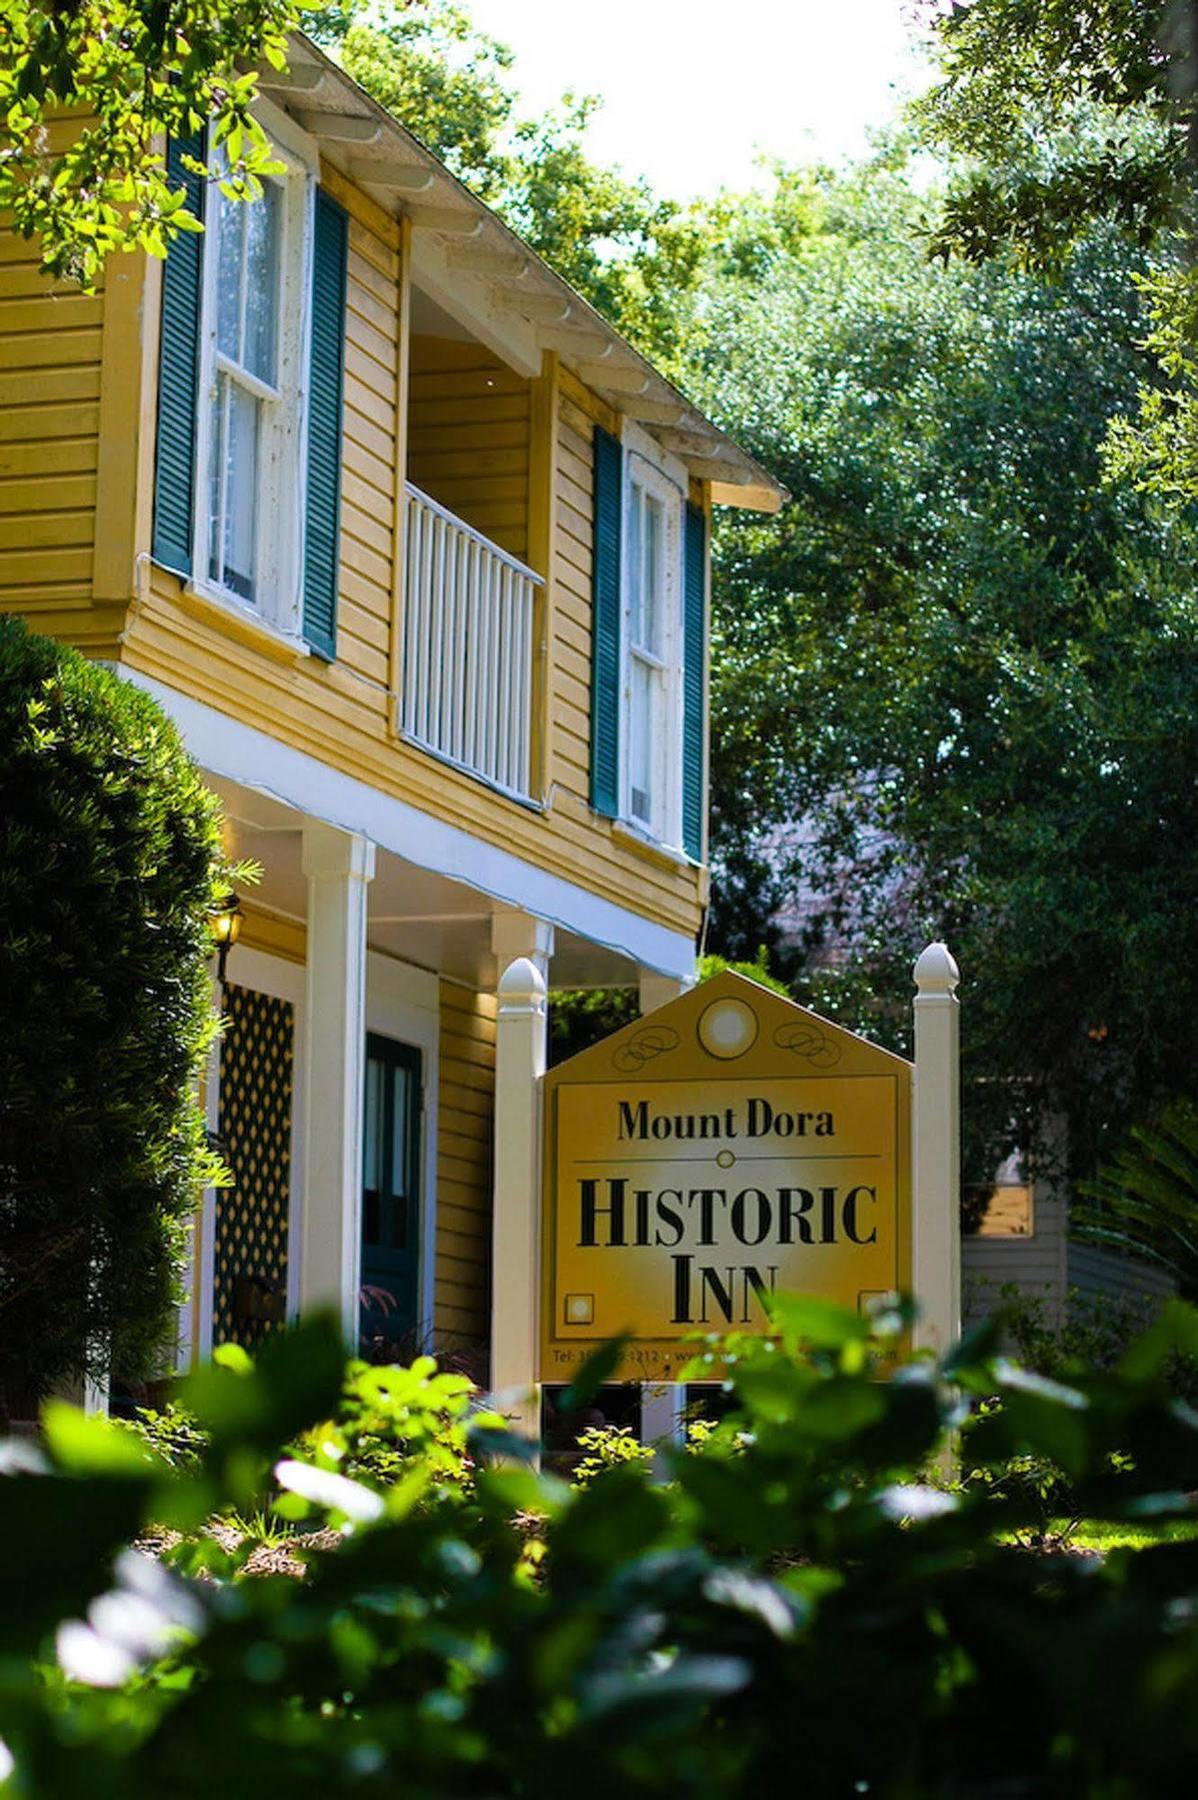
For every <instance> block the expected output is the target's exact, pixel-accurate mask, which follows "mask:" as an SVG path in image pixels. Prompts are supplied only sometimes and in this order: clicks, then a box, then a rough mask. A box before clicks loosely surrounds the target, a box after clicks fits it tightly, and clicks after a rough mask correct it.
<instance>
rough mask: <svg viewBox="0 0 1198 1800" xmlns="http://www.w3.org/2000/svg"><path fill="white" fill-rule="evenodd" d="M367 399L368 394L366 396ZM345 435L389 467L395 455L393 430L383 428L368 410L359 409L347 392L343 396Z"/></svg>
mask: <svg viewBox="0 0 1198 1800" xmlns="http://www.w3.org/2000/svg"><path fill="white" fill-rule="evenodd" d="M365 398H367V400H368V398H369V397H368V396H366V397H365ZM345 435H346V437H347V438H351V439H352V440H353V442H354V443H355V444H358V445H360V446H361V448H362V449H363V450H368V451H369V452H370V454H371V456H373V457H375V458H376V459H377V461H379V462H381V463H382V464H383V466H384V467H385V468H390V467H391V464H392V462H393V460H394V456H395V436H394V433H393V432H390V431H387V430H384V428H383V427H382V426H381V425H379V424H377V423H376V422H375V420H374V419H373V418H372V417H371V415H370V412H369V410H367V411H361V410H359V408H358V407H357V406H355V405H354V397H351V396H350V395H349V394H348V393H347V394H346V397H345Z"/></svg>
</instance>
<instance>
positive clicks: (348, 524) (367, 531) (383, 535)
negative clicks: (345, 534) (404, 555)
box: [341, 491, 391, 561]
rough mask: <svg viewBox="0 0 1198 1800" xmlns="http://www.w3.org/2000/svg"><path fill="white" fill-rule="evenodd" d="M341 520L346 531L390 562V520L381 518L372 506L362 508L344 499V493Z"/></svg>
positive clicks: (355, 502) (354, 502) (356, 503)
mask: <svg viewBox="0 0 1198 1800" xmlns="http://www.w3.org/2000/svg"><path fill="white" fill-rule="evenodd" d="M341 519H342V524H343V527H344V529H345V530H347V531H350V532H352V533H353V535H354V537H356V538H358V539H359V540H360V541H361V542H362V543H363V544H366V545H367V546H368V547H369V548H370V549H371V550H373V551H374V552H375V554H376V555H377V556H381V557H382V558H383V559H384V561H389V560H390V556H391V521H390V519H384V518H380V517H379V513H378V512H377V511H376V510H375V509H374V508H373V507H371V506H361V505H359V504H358V502H357V501H351V500H349V499H348V498H347V497H344V491H343V501H342V508H341Z"/></svg>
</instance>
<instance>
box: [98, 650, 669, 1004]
mask: <svg viewBox="0 0 1198 1800" xmlns="http://www.w3.org/2000/svg"><path fill="white" fill-rule="evenodd" d="M118 667H119V672H120V674H121V675H122V676H123V677H124V678H125V680H126V681H130V682H132V683H133V684H134V685H135V686H136V687H139V688H142V689H144V690H145V692H146V693H148V694H150V695H152V696H153V698H154V699H155V700H157V702H158V704H159V706H161V708H162V710H163V712H165V713H166V714H167V716H168V717H169V718H171V719H172V720H173V721H174V723H175V725H176V726H177V727H178V729H179V733H180V735H181V736H182V738H183V742H184V743H185V745H186V746H187V749H188V750H189V752H190V753H191V755H192V756H193V757H194V758H195V760H196V761H197V762H198V763H199V764H200V766H201V768H204V769H208V770H210V771H211V773H212V774H213V775H221V776H224V777H225V779H226V780H229V781H236V782H239V783H240V784H241V786H242V787H247V788H256V789H257V790H258V791H259V792H260V793H263V794H268V795H270V797H271V798H272V799H274V800H280V801H282V803H283V804H284V805H285V806H290V807H293V808H294V809H295V811H296V812H298V813H300V814H302V815H304V816H305V817H307V818H312V819H323V820H324V821H325V823H326V824H329V825H335V826H337V827H338V828H339V829H340V830H342V831H356V832H359V833H360V834H361V835H362V836H363V837H366V838H369V839H370V840H371V842H372V843H375V844H377V845H378V846H379V847H380V849H383V850H389V851H391V852H392V853H393V854H394V855H396V856H402V857H403V858H404V860H405V861H406V862H410V863H415V864H416V865H417V867H419V868H422V869H428V870H430V871H431V872H432V873H433V874H435V875H444V876H445V877H447V879H449V880H450V881H459V882H461V883H462V885H463V886H464V887H469V888H473V889H474V890H475V891H476V892H479V893H483V894H487V895H488V896H489V897H490V898H491V899H493V900H498V901H501V902H502V903H503V905H505V906H514V907H517V908H519V909H520V910H521V911H522V912H527V913H531V914H532V915H533V916H534V917H535V918H538V919H544V920H546V921H547V922H548V923H549V924H551V925H556V926H559V927H560V928H561V930H563V931H570V932H573V933H574V934H575V936H577V937H581V938H585V939H586V940H587V942H588V943H592V944H599V945H601V946H602V947H603V948H604V949H605V950H612V951H614V952H615V953H616V954H617V955H619V956H627V957H629V958H630V959H631V960H632V961H633V962H635V963H637V964H638V965H639V966H640V967H641V968H644V969H652V970H654V971H655V972H656V973H657V974H659V975H672V976H675V977H677V978H678V979H679V980H685V981H690V980H691V979H692V978H693V976H694V969H695V947H694V940H693V939H692V938H691V937H690V936H689V935H688V934H687V933H685V932H679V931H671V930H670V929H669V927H668V926H665V925H657V924H654V922H653V920H652V919H646V918H644V917H643V916H642V915H641V914H640V913H635V912H632V911H630V910H629V909H628V908H627V907H623V906H618V905H617V904H616V903H615V902H614V901H612V900H604V899H602V898H601V897H600V896H599V895H598V894H592V893H589V892H588V891H587V889H586V888H582V887H579V886H578V885H577V884H576V883H575V882H573V881H567V880H565V879H564V878H563V877H562V876H560V875H554V874H552V873H551V872H550V871H549V870H548V869H540V868H538V867H537V866H536V864H535V863H529V862H525V861H524V859H523V858H522V857H519V856H514V855H513V854H512V853H511V851H510V850H501V849H499V848H498V847H497V846H496V845H494V844H488V843H487V842H486V841H485V840H484V839H482V838H477V837H471V835H470V833H469V832H467V831H462V830H461V829H460V828H459V827H458V826H457V825H451V824H450V823H449V822H448V821H447V820H445V819H439V818H437V817H436V815H435V814H433V813H427V812H424V811H422V810H421V809H420V808H419V807H416V806H410V805H409V804H408V802H407V801H405V800H398V799H396V798H395V797H394V796H393V795H391V794H383V793H380V792H379V790H378V789H377V788H373V787H371V786H370V785H369V783H367V782H365V781H359V780H358V779H357V778H356V776H353V775H346V774H345V773H344V772H343V771H342V770H340V769H333V768H330V767H329V765H328V764H327V763H323V762H321V761H319V759H318V758H316V757H314V756H309V755H308V754H307V752H306V751H303V750H295V749H293V748H292V746H291V745H290V744H281V743H279V742H278V740H277V739H276V738H272V737H269V736H268V735H267V734H266V732H264V731H259V730H257V729H256V727H254V726H252V725H244V724H242V722H241V721H240V720H239V719H233V718H230V717H229V716H228V715H227V714H225V713H222V712H218V711H217V710H216V708H215V707H212V706H206V705H205V704H204V703H203V701H201V700H193V699H192V698H191V696H190V695H188V694H180V693H179V692H178V691H177V690H176V689H175V688H172V687H168V686H167V685H166V683H165V682H161V681H156V680H155V679H154V677H153V676H151V675H144V674H142V672H141V671H140V670H139V669H130V668H127V667H124V666H120V665H118Z"/></svg>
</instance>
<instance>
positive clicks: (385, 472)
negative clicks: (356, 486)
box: [342, 437, 391, 495]
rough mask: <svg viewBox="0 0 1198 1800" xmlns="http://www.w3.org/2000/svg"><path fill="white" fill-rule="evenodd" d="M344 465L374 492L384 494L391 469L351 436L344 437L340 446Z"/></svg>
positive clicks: (388, 482)
mask: <svg viewBox="0 0 1198 1800" xmlns="http://www.w3.org/2000/svg"><path fill="white" fill-rule="evenodd" d="M342 456H343V458H344V466H345V467H346V468H347V469H352V470H353V472H354V474H355V475H357V476H359V477H360V478H361V479H362V480H363V481H364V482H366V484H367V485H368V486H369V487H371V488H373V489H374V491H375V493H377V494H381V495H385V494H386V493H387V491H388V487H389V484H390V479H391V470H390V468H389V466H388V464H387V463H385V462H383V461H382V459H381V458H380V457H377V456H374V455H372V453H371V452H370V451H369V450H364V449H363V447H362V445H361V444H358V443H355V441H354V439H353V438H352V437H346V439H345V441H344V444H343V446H342Z"/></svg>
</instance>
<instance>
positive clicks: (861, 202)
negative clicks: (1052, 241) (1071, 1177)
mask: <svg viewBox="0 0 1198 1800" xmlns="http://www.w3.org/2000/svg"><path fill="white" fill-rule="evenodd" d="M796 190H797V191H796ZM782 204H783V207H784V212H783V215H782V222H781V228H780V227H779V222H778V220H777V218H775V219H774V220H773V222H772V224H771V226H770V228H769V230H767V231H766V232H765V233H760V232H758V230H757V229H756V225H755V223H754V222H753V221H752V219H751V218H750V220H749V221H748V225H747V228H746V226H745V221H744V219H743V218H742V220H741V221H740V223H739V225H738V227H737V230H738V231H740V230H742V229H747V236H748V243H747V245H746V243H745V242H744V241H743V239H742V237H740V236H738V235H737V234H736V232H734V233H733V234H732V235H730V236H729V237H728V239H727V240H726V242H725V243H724V244H723V245H722V246H720V247H718V249H717V250H716V252H714V253H713V254H714V255H715V257H716V258H717V259H718V268H719V273H718V275H717V276H716V278H714V279H713V280H712V282H711V284H710V285H709V287H708V289H707V291H706V311H705V325H706V329H707V332H708V343H709V344H710V346H711V348H709V349H708V350H707V351H706V352H705V356H706V366H705V368H704V369H703V370H702V371H701V373H700V375H699V376H698V377H697V379H698V381H699V383H700V386H701V387H704V388H705V390H706V394H707V397H708V401H709V404H710V405H711V407H712V408H713V409H714V410H715V411H716V412H717V414H718V415H719V416H721V417H722V418H723V419H724V420H725V422H726V423H727V424H728V425H729V426H730V427H731V428H732V429H733V430H734V431H735V432H737V433H738V434H739V435H740V436H741V437H742V439H745V440H747V441H748V442H749V443H750V444H751V446H752V447H753V449H754V450H755V451H756V453H757V454H758V456H759V457H760V458H761V459H762V460H763V461H764V462H765V463H766V464H767V466H769V467H771V468H772V469H774V470H775V471H776V472H777V473H778V474H779V476H780V477H781V479H782V480H783V481H785V482H786V484H787V485H788V487H789V488H790V489H791V491H792V493H793V494H794V496H795V500H794V504H793V505H792V506H791V507H790V508H789V509H788V511H787V512H786V514H785V515H783V517H782V519H781V520H780V521H777V522H776V521H772V520H771V521H768V522H765V523H759V522H755V521H752V520H748V521H746V520H745V519H744V518H737V517H734V518H731V519H729V520H727V521H726V522H725V523H724V524H723V525H722V527H721V529H720V532H719V534H718V536H717V544H716V553H717V580H716V584H715V591H716V612H715V627H714V629H715V644H714V655H713V683H714V689H713V739H714V748H713V842H714V847H715V862H716V880H715V898H714V908H713V930H714V937H713V942H714V944H715V945H716V947H718V948H720V949H722V950H723V951H724V952H725V953H726V954H732V955H736V954H744V953H745V951H746V950H748V949H749V948H750V947H751V946H756V945H757V944H759V943H761V942H762V941H763V939H764V938H765V935H766V932H767V931H768V930H769V928H770V923H769V922H770V920H771V918H772V917H773V915H775V913H776V909H777V904H778V898H779V870H780V869H781V870H782V871H783V873H787V872H788V873H789V882H788V884H784V885H785V886H787V887H788V891H789V895H790V904H791V909H792V910H791V917H790V920H789V924H790V928H791V932H792V934H793V935H797V937H798V939H799V948H800V950H801V952H802V953H803V955H804V957H805V959H806V971H807V972H806V976H805V982H804V985H803V988H802V996H801V997H804V998H807V999H810V1000H813V1001H814V1003H815V1004H817V1005H819V1006H822V1007H824V1008H825V1010H831V1011H834V1012H839V1013H840V1014H841V1016H842V1017H844V1018H845V1021H846V1022H847V1023H849V1024H850V1025H854V1026H856V1027H857V1028H863V1029H866V1030H869V1031H872V1032H876V1033H878V1034H879V1035H881V1036H882V1037H883V1038H884V1039H886V1040H887V1041H889V1042H890V1043H891V1044H893V1045H894V1046H895V1047H903V1045H904V1041H905V1039H904V1034H905V1031H906V1028H907V1020H908V1016H909V1009H908V997H909V995H910V981H909V971H910V966H911V959H912V957H913V956H914V954H915V953H916V952H917V951H918V949H919V948H920V947H921V946H922V944H923V943H924V942H926V941H927V939H928V938H930V937H933V936H943V937H946V938H947V939H948V941H949V942H950V943H951V944H952V945H953V948H954V951H955V952H956V954H957V955H958V958H959V960H960V963H961V965H962V968H963V969H964V971H965V974H966V982H965V987H964V989H963V1000H964V1007H963V1014H962V1022H963V1030H964V1049H965V1066H966V1071H967V1073H968V1075H969V1076H971V1077H972V1078H973V1079H972V1082H971V1086H970V1089H969V1092H970V1095H971V1102H970V1104H971V1112H970V1119H971V1123H972V1125H973V1126H974V1127H976V1131H975V1134H974V1150H973V1155H974V1156H975V1158H976V1159H977V1160H976V1165H975V1168H974V1170H973V1173H974V1174H975V1175H976V1176H978V1177H979V1178H984V1177H985V1175H986V1173H987V1165H988V1159H989V1156H990V1155H991V1154H992V1153H994V1154H996V1153H997V1152H998V1150H999V1149H1000V1148H1001V1142H1002V1140H1003V1137H1004V1133H1006V1134H1007V1135H1008V1136H1009V1135H1010V1134H1011V1132H1012V1131H1013V1130H1014V1126H1015V1116H1016V1115H1017V1114H1022V1113H1024V1112H1025V1111H1027V1112H1030V1113H1031V1114H1032V1116H1033V1117H1034V1116H1036V1115H1040V1116H1043V1115H1044V1114H1045V1113H1047V1112H1052V1111H1058V1112H1063V1113H1065V1114H1066V1115H1067V1116H1068V1117H1069V1119H1070V1121H1071V1125H1072V1128H1073V1141H1074V1146H1075V1151H1076V1154H1077V1156H1078V1158H1079V1159H1080V1160H1081V1161H1082V1162H1083V1163H1084V1162H1085V1161H1086V1160H1087V1159H1088V1158H1089V1157H1091V1156H1092V1154H1093V1151H1094V1148H1095V1145H1096V1143H1097V1142H1099V1141H1100V1140H1101V1138H1102V1136H1103V1133H1104V1132H1105V1131H1106V1129H1107V1127H1108V1126H1109V1125H1110V1124H1111V1122H1115V1123H1116V1124H1118V1125H1119V1126H1122V1123H1123V1122H1124V1120H1125V1119H1126V1117H1127V1116H1128V1115H1129V1114H1130V1115H1132V1116H1135V1115H1136V1114H1143V1113H1144V1112H1145V1111H1146V1110H1147V1109H1148V1108H1149V1107H1150V1106H1151V1105H1153V1104H1155V1103H1156V1101H1157V1100H1158V1099H1159V1098H1160V1096H1162V1095H1163V1094H1165V1093H1168V1092H1171V1091H1177V1089H1178V1087H1179V1086H1180V1085H1182V1084H1184V1083H1185V1082H1186V1081H1187V1080H1188V1077H1187V1076H1186V1074H1185V1070H1186V1069H1187V1068H1188V1067H1190V1066H1192V1062H1193V1058H1194V1053H1195V1049H1196V1048H1198V1044H1196V1040H1195V1036H1194V1023H1193V1021H1194V1018H1195V1008H1194V1004H1193V993H1194V990H1193V986H1192V983H1191V982H1190V980H1189V973H1188V972H1189V970H1190V969H1191V968H1192V967H1193V966H1194V958H1195V954H1196V953H1198V940H1196V938H1195V919H1194V912H1193V908H1192V905H1191V903H1190V895H1191V894H1192V892H1193V890H1194V885H1195V881H1196V879H1198V865H1196V863H1195V855H1194V849H1193V845H1194V842H1195V828H1196V826H1198V817H1196V814H1195V784H1194V779H1193V771H1194V767H1195V761H1196V757H1198V742H1196V740H1195V721H1194V711H1193V705H1192V696H1193V693H1194V691H1195V680H1196V677H1198V610H1196V601H1195V593H1194V586H1193V576H1192V569H1193V558H1194V549H1195V539H1194V532H1193V527H1192V524H1191V523H1190V521H1189V520H1188V518H1187V517H1185V516H1178V517H1175V518H1162V517H1161V516H1159V514H1158V513H1157V512H1156V511H1154V509H1153V508H1152V506H1151V505H1149V504H1148V503H1146V502H1143V501H1141V500H1140V499H1139V498H1137V496H1136V495H1135V494H1133V493H1130V492H1128V491H1127V490H1120V489H1112V488H1110V487H1108V486H1105V485H1104V484H1103V481H1102V471H1101V463H1100V446H1101V443H1102V440H1103V436H1104V433H1105V431H1106V428H1107V423H1108V421H1109V419H1110V418H1111V416H1112V415H1114V414H1116V413H1118V412H1119V411H1120V409H1121V408H1122V407H1124V406H1125V405H1126V404H1127V403H1128V401H1129V400H1131V401H1134V396H1135V391H1136V384H1137V381H1138V379H1139V377H1140V372H1141V367H1142V365H1141V361H1140V359H1139V357H1138V355H1137V353H1136V352H1135V350H1134V348H1133V347H1132V341H1133V340H1134V338H1135V337H1136V335H1137V332H1138V329H1139V325H1138V316H1137V311H1136V297H1135V291H1134V289H1133V287H1132V286H1131V284H1130V280H1129V276H1130V275H1131V274H1132V273H1134V271H1135V270H1136V268H1137V266H1140V265H1138V264H1137V262H1136V260H1135V258H1134V256H1133V255H1131V254H1130V253H1129V252H1128V251H1127V250H1126V249H1125V248H1124V247H1123V245H1122V242H1121V240H1120V239H1119V237H1118V236H1117V234H1115V233H1114V232H1113V231H1112V230H1111V229H1109V228H1108V229H1105V230H1096V231H1094V232H1093V233H1092V235H1091V237H1090V239H1089V240H1088V241H1087V242H1086V243H1085V244H1084V245H1079V247H1078V250H1077V251H1076V253H1075V255H1074V257H1073V258H1072V260H1071V262H1070V265H1069V268H1068V270H1067V271H1066V272H1065V274H1064V275H1063V276H1062V278H1061V279H1060V281H1059V282H1057V283H1056V284H1054V285H1046V284H1044V283H1042V282H1040V281H1039V280H1037V279H1036V278H1035V277H1032V276H1028V275H1023V274H1021V273H1019V272H1018V271H1015V270H1012V269H1010V268H1009V267H1004V266H1000V265H997V264H989V265H986V266H983V267H981V268H978V269H972V268H970V267H968V266H966V265H964V264H962V263H960V262H954V263H952V264H950V265H948V266H947V267H946V266H943V265H940V264H937V263H935V262H929V261H928V259H927V257H926V254H925V242H926V238H925V236H924V232H925V229H926V226H925V215H926V214H927V213H928V212H929V211H930V210H932V209H933V208H934V204H935V203H934V198H933V197H931V196H927V197H920V196H919V195H917V194H915V193H914V192H913V191H912V189H911V187H910V185H909V181H908V177H907V175H906V173H905V170H904V165H903V159H902V156H901V154H900V153H899V152H895V153H893V154H890V155H889V156H882V157H881V158H880V159H879V160H877V161H875V163H873V164H872V165H871V166H869V167H867V168H864V169H862V170H860V171H858V172H856V173H855V174H853V175H851V176H849V177H847V178H836V177H832V176H815V177H809V178H807V179H806V181H805V182H803V183H798V182H796V183H793V184H792V190H791V191H790V192H789V193H784V194H783V196H782ZM770 231H772V232H773V235H774V239H776V243H775V245H774V247H773V248H770V243H771V237H770ZM762 244H764V245H765V246H766V249H765V252H764V254H762V253H761V251H760V250H759V249H758V248H756V246H759V245H762ZM716 345H719V346H720V347H721V349H720V352H719V354H718V355H717V354H716V351H715V348H714V346H716ZM796 822H801V824H796ZM787 865H789V868H788V869H787ZM758 870H761V871H762V872H763V878H762V879H761V881H760V883H759V882H758V877H757V871H758ZM774 928H775V931H776V919H775V920H774ZM871 997H877V998H876V999H875V998H871Z"/></svg>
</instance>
